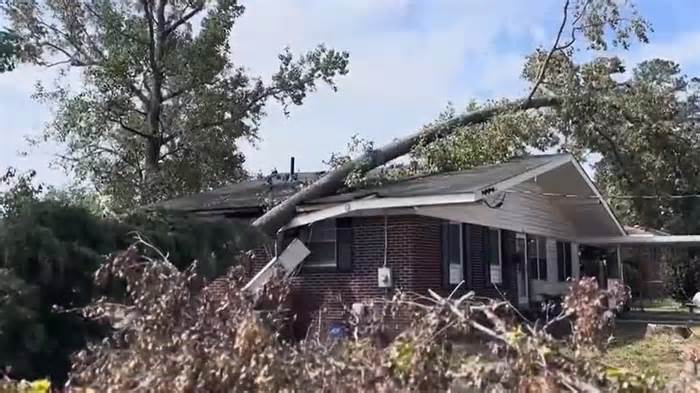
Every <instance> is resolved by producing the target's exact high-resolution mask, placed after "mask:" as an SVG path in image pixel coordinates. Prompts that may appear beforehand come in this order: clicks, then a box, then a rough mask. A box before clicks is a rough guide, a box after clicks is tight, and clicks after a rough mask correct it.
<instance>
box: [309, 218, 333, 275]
mask: <svg viewBox="0 0 700 393" xmlns="http://www.w3.org/2000/svg"><path fill="white" fill-rule="evenodd" d="M336 233H337V231H336V225H335V220H333V219H331V220H324V221H319V222H315V223H313V224H312V225H311V226H310V227H309V228H308V233H307V234H306V235H307V239H308V241H307V242H306V246H307V247H308V248H309V251H311V254H309V256H308V257H306V260H305V261H304V267H311V268H317V267H318V268H335V267H336Z"/></svg>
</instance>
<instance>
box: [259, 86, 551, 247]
mask: <svg viewBox="0 0 700 393" xmlns="http://www.w3.org/2000/svg"><path fill="white" fill-rule="evenodd" d="M559 105H561V100H560V99H559V98H557V97H541V98H532V99H524V100H520V101H519V102H517V103H516V104H515V105H500V106H495V107H491V108H486V109H481V110H477V111H474V112H469V113H465V114H463V115H461V116H457V117H455V118H453V119H450V120H448V121H445V122H442V123H438V124H435V125H433V126H430V127H426V128H424V129H423V130H421V131H418V132H415V133H413V134H412V135H409V136H407V137H405V138H401V139H397V140H394V141H393V142H391V143H389V144H387V145H384V146H383V147H381V148H379V149H376V150H373V151H371V152H368V153H365V154H363V155H362V156H360V157H358V158H356V159H354V160H351V161H349V162H347V163H345V164H344V165H342V166H340V167H338V168H336V169H334V170H332V171H330V172H328V173H326V174H325V175H324V176H323V177H321V178H320V179H318V180H316V181H315V182H314V183H312V184H311V185H309V186H308V187H306V188H304V189H302V190H300V191H298V192H297V193H295V194H294V195H292V196H290V197H289V198H287V199H286V200H285V201H283V202H282V203H280V204H279V205H277V206H275V207H274V208H272V209H271V210H269V211H268V212H266V213H265V214H263V215H262V216H261V217H259V218H258V219H256V220H255V221H254V222H253V224H252V225H253V226H254V227H256V228H258V229H260V230H261V231H263V232H265V233H268V234H273V233H274V232H275V231H277V230H278V229H279V228H281V227H282V226H283V225H284V224H286V223H287V222H288V221H289V220H290V219H291V218H292V217H293V216H294V214H295V212H296V207H297V205H299V204H301V203H303V202H305V201H308V200H310V199H315V198H320V197H323V196H326V195H329V194H332V193H334V192H335V191H337V190H338V189H339V188H340V187H342V186H343V182H344V181H345V178H346V177H347V176H348V174H350V173H351V172H352V171H353V170H355V169H357V168H362V169H363V170H371V169H373V168H376V167H378V166H380V165H383V164H385V163H387V162H389V161H391V160H393V159H395V158H397V157H400V156H402V155H404V154H408V153H409V152H410V151H411V150H412V149H413V147H415V146H416V145H418V144H419V143H421V142H428V143H429V142H432V141H435V140H438V139H441V138H444V137H445V136H448V135H450V134H452V133H454V132H455V130H457V129H459V128H461V127H465V126H468V125H472V124H480V123H484V122H486V121H488V120H490V119H491V118H493V117H494V116H495V115H496V114H498V113H502V112H504V111H507V110H510V109H514V108H515V109H518V110H527V109H537V108H545V107H556V106H559Z"/></svg>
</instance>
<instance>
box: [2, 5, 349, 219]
mask: <svg viewBox="0 0 700 393" xmlns="http://www.w3.org/2000/svg"><path fill="white" fill-rule="evenodd" d="M1 1H2V4H3V7H2V9H3V11H4V13H5V15H6V16H7V17H8V19H9V20H10V21H11V23H12V26H13V28H14V29H15V31H16V32H17V38H18V39H19V40H20V41H21V42H22V43H23V44H24V45H25V46H26V47H28V48H29V47H31V48H33V49H32V51H30V54H31V56H27V60H28V61H32V62H34V63H36V64H40V65H44V66H62V67H66V68H71V67H72V68H80V70H81V72H82V76H83V85H82V86H81V88H80V89H79V91H77V92H76V93H74V94H69V93H68V92H69V91H70V90H69V89H66V88H65V86H59V88H58V89H57V90H55V91H48V90H41V91H39V92H38V93H37V97H38V98H39V99H42V100H45V101H47V102H50V103H52V104H53V105H54V107H55V108H54V109H55V112H56V117H55V119H54V121H53V122H52V123H51V124H50V126H49V127H48V128H47V130H46V138H47V139H49V140H55V141H58V142H60V143H62V144H63V146H64V147H65V152H64V154H62V155H61V157H60V159H59V162H60V164H62V165H63V166H64V167H66V168H67V169H68V170H69V171H70V172H71V173H73V174H74V175H76V177H78V178H79V179H80V180H88V181H90V182H91V183H93V184H94V185H95V186H96V187H97V188H98V189H99V191H100V192H101V193H102V194H105V195H108V196H110V199H111V201H112V203H113V204H114V207H115V208H117V209H128V208H132V207H134V206H139V205H144V204H149V203H152V202H156V201H159V200H162V199H167V198H170V197H174V196H178V195H181V194H185V193H194V192H199V191H203V190H207V189H211V188H214V187H218V186H221V185H223V184H225V183H230V182H235V181H237V180H240V179H242V178H244V177H245V176H246V173H245V171H244V170H243V162H244V157H243V155H242V154H241V153H240V151H239V150H238V142H239V141H240V140H241V139H242V138H245V139H249V140H254V139H255V138H256V137H257V131H258V127H259V126H260V122H261V120H262V119H263V117H264V116H265V111H264V108H265V106H266V104H267V103H268V101H269V100H270V99H274V100H277V101H278V102H280V103H282V104H283V107H284V110H285V113H288V110H289V106H290V105H302V104H303V102H304V99H305V98H306V96H307V95H308V94H309V93H310V92H313V91H315V90H316V88H317V83H318V82H319V81H321V82H324V83H325V84H327V85H329V86H330V87H331V88H333V89H335V88H336V86H335V80H336V78H337V77H339V76H342V75H345V74H346V73H347V72H348V54H347V53H346V52H338V51H336V50H333V49H329V48H326V47H325V46H322V45H321V46H319V47H317V48H315V49H314V50H311V51H309V52H307V53H305V54H302V55H300V56H293V55H292V54H291V51H289V50H286V51H285V52H283V54H282V55H280V67H279V70H278V71H277V72H276V73H275V74H273V75H272V78H271V82H269V83H266V82H263V79H262V78H259V77H257V76H251V75H249V74H248V73H247V72H246V71H245V68H244V67H242V66H239V65H237V64H235V62H234V60H233V59H232V56H231V52H230V47H231V42H230V37H231V33H232V30H233V27H234V25H235V22H236V20H237V19H238V18H239V17H241V15H242V14H243V10H244V8H243V6H241V5H240V4H238V2H237V1H235V0H219V1H215V2H204V1H165V0H153V1H144V2H139V4H138V5H137V6H134V4H132V3H131V2H128V1H125V0H100V1H86V0H68V1H60V2H57V1H52V0H45V1H40V2H29V3H28V2H24V1H20V0H1ZM196 24H198V26H197V25H196ZM57 59H58V60H57Z"/></svg>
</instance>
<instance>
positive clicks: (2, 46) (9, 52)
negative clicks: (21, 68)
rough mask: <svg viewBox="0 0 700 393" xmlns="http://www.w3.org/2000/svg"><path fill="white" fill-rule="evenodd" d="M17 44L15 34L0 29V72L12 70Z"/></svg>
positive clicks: (16, 53) (17, 48)
mask: <svg viewBox="0 0 700 393" xmlns="http://www.w3.org/2000/svg"><path fill="white" fill-rule="evenodd" d="M18 53H19V45H18V43H17V39H16V37H15V35H13V34H12V33H10V32H9V31H2V30H0V73H3V72H7V71H12V70H13V69H14V68H15V63H16V61H17V55H18Z"/></svg>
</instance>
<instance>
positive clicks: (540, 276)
mask: <svg viewBox="0 0 700 393" xmlns="http://www.w3.org/2000/svg"><path fill="white" fill-rule="evenodd" d="M530 240H534V242H535V244H534V247H530ZM525 243H526V244H527V245H526V252H527V263H528V264H530V267H529V268H530V271H529V272H528V274H529V275H530V279H531V280H539V281H547V280H548V278H547V275H548V272H547V238H546V237H544V236H538V235H530V234H527V235H526V236H525ZM542 247H544V255H540V251H542V250H541V248H542ZM533 249H534V255H532V251H533ZM533 262H534V263H533Z"/></svg>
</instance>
